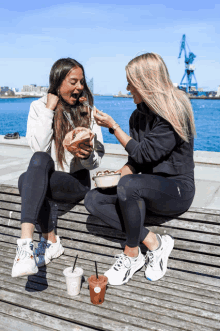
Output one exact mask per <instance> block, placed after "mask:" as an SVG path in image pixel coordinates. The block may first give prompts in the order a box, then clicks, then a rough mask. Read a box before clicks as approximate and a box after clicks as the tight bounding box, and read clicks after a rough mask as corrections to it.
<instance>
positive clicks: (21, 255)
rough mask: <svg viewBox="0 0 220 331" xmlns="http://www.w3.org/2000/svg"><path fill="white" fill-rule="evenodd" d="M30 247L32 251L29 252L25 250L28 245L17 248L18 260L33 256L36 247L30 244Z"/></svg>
mask: <svg viewBox="0 0 220 331" xmlns="http://www.w3.org/2000/svg"><path fill="white" fill-rule="evenodd" d="M29 247H30V249H31V251H29V250H28V249H25V248H27V245H22V246H17V251H16V257H17V260H19V259H22V258H25V257H27V256H32V255H33V248H34V245H33V244H30V245H29Z"/></svg>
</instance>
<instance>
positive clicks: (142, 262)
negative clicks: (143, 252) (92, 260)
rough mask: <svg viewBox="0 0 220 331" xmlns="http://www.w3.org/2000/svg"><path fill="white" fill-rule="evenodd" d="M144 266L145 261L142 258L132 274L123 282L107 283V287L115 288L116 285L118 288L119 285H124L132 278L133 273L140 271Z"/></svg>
mask: <svg viewBox="0 0 220 331" xmlns="http://www.w3.org/2000/svg"><path fill="white" fill-rule="evenodd" d="M144 264H145V259H144V257H143V261H141V263H140V265H139V266H138V267H137V268H136V269H135V270H133V271H132V273H131V274H130V275H129V277H128V278H127V279H126V280H125V281H124V282H122V283H120V284H113V283H110V282H109V285H114V286H117V285H118V286H120V285H124V284H126V283H127V282H128V281H129V280H130V279H131V278H132V277H133V275H134V274H135V272H137V271H138V270H140V269H141V268H142V267H143V266H144ZM104 275H105V274H104ZM106 277H107V276H106Z"/></svg>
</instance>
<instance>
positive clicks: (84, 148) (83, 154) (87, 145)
mask: <svg viewBox="0 0 220 331" xmlns="http://www.w3.org/2000/svg"><path fill="white" fill-rule="evenodd" d="M82 129H83V128H82V127H77V128H75V129H74V130H73V134H75V135H77V133H79V132H81V131H82ZM94 136H95V134H94V133H92V135H91V136H90V139H89V138H88V139H86V140H84V141H83V142H81V143H79V145H78V148H77V150H76V149H75V148H74V149H72V148H71V146H69V147H68V148H67V150H68V151H69V152H70V153H71V154H73V155H74V156H75V157H78V158H81V159H86V158H88V157H89V156H90V154H91V153H92V151H93V138H94Z"/></svg>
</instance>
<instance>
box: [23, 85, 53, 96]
mask: <svg viewBox="0 0 220 331" xmlns="http://www.w3.org/2000/svg"><path fill="white" fill-rule="evenodd" d="M47 91H48V86H37V85H36V84H30V85H23V88H22V89H21V93H20V94H23V95H27V94H28V95H39V96H43V95H45V94H46V93H47Z"/></svg>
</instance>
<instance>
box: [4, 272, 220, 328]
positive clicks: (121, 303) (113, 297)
mask: <svg viewBox="0 0 220 331" xmlns="http://www.w3.org/2000/svg"><path fill="white" fill-rule="evenodd" d="M16 281H17V279H16ZM22 281H23V284H24V283H25V279H23V280H22ZM22 281H21V278H20V279H19V283H21V282H22ZM61 281H62V280H61ZM28 285H30V283H29V282H28ZM8 286H9V287H10V291H13V292H17V291H19V292H22V288H18V287H17V286H18V285H17V284H15V285H13V284H9V285H8ZM57 286H59V285H58V283H57ZM3 287H4V288H6V287H7V284H6V285H5V284H3ZM26 288H27V285H26ZM63 288H65V284H63V286H62V289H63ZM111 290H112V289H111ZM39 292H40V291H38V293H39ZM114 292H115V294H116V295H111V294H106V301H105V309H108V310H113V309H114V310H118V311H119V312H120V313H122V312H123V311H124V313H126V312H128V308H126V307H125V305H128V307H129V314H130V315H133V316H135V317H142V318H148V320H149V319H152V318H154V319H155V320H156V321H157V318H158V317H157V312H158V309H159V311H160V315H164V316H163V323H166V315H167V316H168V318H167V322H168V321H169V324H170V323H171V325H173V326H175V325H176V323H177V321H175V319H176V318H178V319H183V320H184V321H185V322H184V323H186V324H184V323H182V322H180V321H179V320H178V324H177V325H178V326H184V325H185V327H187V324H188V323H187V321H189V322H191V319H192V317H191V313H192V314H193V316H194V315H195V316H194V317H193V322H196V323H199V324H200V323H202V324H201V325H203V323H205V325H206V324H208V326H212V325H215V324H216V321H218V320H219V317H220V315H219V313H217V314H212V313H211V312H208V311H205V310H203V309H194V308H190V314H189V310H188V309H187V307H186V306H185V308H184V306H182V305H178V304H176V305H175V309H174V310H175V312H174V311H172V310H173V305H170V304H169V303H168V302H167V301H166V302H161V300H158V299H152V298H151V305H150V307H148V305H147V307H145V306H143V304H142V309H141V306H140V304H138V302H137V298H135V299H133V297H135V295H134V294H132V293H130V295H129V298H130V299H129V298H127V299H126V301H125V300H124V301H123V298H121V297H116V296H117V293H118V291H117V290H114ZM50 293H54V294H55V296H56V297H55V298H54V296H51V295H50ZM82 293H83V295H84V294H85V295H86V294H87V295H86V296H85V297H84V296H82V295H81V294H80V296H79V297H76V298H74V301H77V302H79V301H80V302H87V301H88V300H89V298H88V289H87V292H86V290H85V289H82ZM30 295H31V296H32V293H30ZM33 295H34V297H35V298H36V297H39V296H40V295H41V292H40V294H39V295H37V294H36V292H35V293H34V294H33ZM62 297H66V292H65V290H64V291H62V290H61V289H60V290H59V297H57V290H56V289H53V288H51V286H49V287H48V288H47V289H46V298H47V300H48V301H49V302H53V303H55V302H56V303H58V304H59V306H60V305H62V304H64V305H68V307H71V306H72V307H75V306H76V305H75V304H74V303H73V305H71V303H69V302H66V301H65V300H66V299H65V300H62ZM132 299H133V300H132ZM140 299H141V301H142V302H143V298H142V296H140ZM167 299H168V298H167ZM109 300H110V301H112V302H111V303H109V305H107V302H108V301H109ZM128 300H129V301H128ZM152 300H153V301H152ZM114 301H117V304H116V303H115V302H114ZM148 301H149V298H148V297H147V296H146V297H145V302H148ZM133 302H134V304H133ZM155 302H156V303H157V306H155ZM158 303H159V307H158ZM106 305H107V306H106ZM133 305H135V306H138V307H139V309H138V310H136V309H133V310H132V306H133ZM164 305H168V306H169V308H171V309H165V308H164ZM117 306H118V307H117ZM77 307H78V304H77ZM87 309H88V308H87ZM183 309H184V310H185V311H186V314H185V313H182V310H183ZM144 310H146V311H144ZM148 310H149V311H152V312H155V313H156V317H154V316H153V314H149V316H146V314H147V311H148ZM200 314H202V315H203V316H205V317H207V318H208V319H209V320H207V319H206V318H205V319H203V318H202V317H201V315H200ZM169 317H172V319H173V320H172V321H170V320H169ZM212 319H213V321H212ZM189 326H191V327H192V326H193V325H192V324H191V323H190V324H188V327H189ZM183 329H184V327H183Z"/></svg>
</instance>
